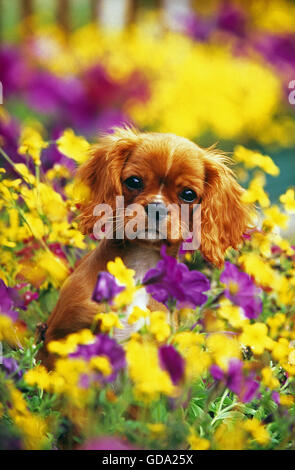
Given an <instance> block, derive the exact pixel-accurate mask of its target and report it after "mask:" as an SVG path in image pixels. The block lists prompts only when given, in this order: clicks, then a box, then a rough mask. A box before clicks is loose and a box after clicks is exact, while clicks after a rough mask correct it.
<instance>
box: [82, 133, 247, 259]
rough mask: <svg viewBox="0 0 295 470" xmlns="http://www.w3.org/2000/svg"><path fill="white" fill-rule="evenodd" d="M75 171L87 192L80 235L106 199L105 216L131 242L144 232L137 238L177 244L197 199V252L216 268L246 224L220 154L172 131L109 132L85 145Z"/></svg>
mask: <svg viewBox="0 0 295 470" xmlns="http://www.w3.org/2000/svg"><path fill="white" fill-rule="evenodd" d="M77 176H78V178H79V179H80V180H81V181H82V182H83V183H84V184H86V185H87V186H88V187H89V189H90V196H89V199H88V200H87V201H85V202H84V204H83V205H82V214H81V228H82V230H83V232H84V233H92V232H93V229H94V226H95V223H96V222H97V220H98V212H97V206H98V205H101V204H107V205H108V206H110V207H111V208H112V210H113V213H112V214H111V215H110V214H108V218H109V220H111V221H112V222H115V226H116V224H117V229H118V228H122V225H123V228H124V230H125V236H126V235H127V238H132V237H130V233H131V232H133V233H134V232H136V233H137V238H136V239H135V242H136V240H138V239H140V240H141V242H142V238H143V233H142V231H143V230H144V231H145V235H144V236H145V237H146V240H145V243H154V244H159V239H162V240H161V242H163V239H166V243H167V244H174V243H175V244H179V242H180V241H182V240H184V239H185V238H187V234H188V231H191V230H192V229H193V228H194V224H193V222H194V214H196V205H197V204H201V206H200V207H201V212H199V207H198V217H199V214H201V239H200V242H201V244H200V250H201V252H202V254H203V255H204V257H205V258H206V259H207V260H209V261H211V262H212V263H214V264H216V265H217V266H221V265H222V263H223V260H224V253H225V251H226V249H227V248H228V247H230V246H232V247H234V248H235V247H237V246H238V245H239V243H240V242H241V241H242V236H243V233H244V232H245V230H246V229H247V226H248V225H249V223H250V213H251V208H250V207H249V206H245V205H244V204H243V203H242V201H241V196H242V193H243V189H242V188H241V186H240V185H239V184H238V183H237V182H236V180H235V178H234V175H233V173H232V171H231V170H230V169H229V168H228V167H227V166H226V158H225V157H224V156H221V155H219V154H218V153H216V152H215V151H213V150H203V149H201V148H200V147H198V146H197V145H196V144H194V143H192V142H190V141H189V140H187V139H185V138H182V137H178V136H176V135H173V134H160V133H140V132H137V131H135V130H133V129H130V128H128V129H116V130H115V132H114V134H111V135H107V136H105V137H103V138H102V139H101V140H100V142H99V144H97V145H95V146H94V147H93V149H92V155H91V157H90V158H89V160H88V161H87V162H86V163H85V164H84V165H82V166H81V167H80V168H79V170H78V174H77ZM116 196H124V200H123V199H122V200H123V201H124V202H123V206H124V207H122V206H121V208H120V209H118V204H117V201H118V199H117V201H116ZM120 204H121V203H120ZM116 205H117V209H116ZM123 209H124V212H125V217H124V218H123V219H122V217H121V216H122V213H121V211H123ZM118 224H119V225H120V224H121V226H120V227H118ZM197 226H198V230H199V229H200V226H199V224H197ZM115 230H116V229H115ZM128 234H129V236H128Z"/></svg>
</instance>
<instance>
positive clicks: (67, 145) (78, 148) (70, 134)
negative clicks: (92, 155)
mask: <svg viewBox="0 0 295 470" xmlns="http://www.w3.org/2000/svg"><path fill="white" fill-rule="evenodd" d="M56 143H57V148H58V150H59V151H60V152H61V153H62V154H64V155H65V156H66V157H68V158H72V159H73V160H75V161H76V162H77V163H78V164H81V163H84V162H85V161H86V160H87V159H88V157H89V149H90V144H89V143H88V142H87V140H86V139H84V137H81V136H77V135H75V133H74V131H73V130H72V129H66V130H65V131H64V132H63V134H62V136H61V137H59V138H58V139H57V141H56Z"/></svg>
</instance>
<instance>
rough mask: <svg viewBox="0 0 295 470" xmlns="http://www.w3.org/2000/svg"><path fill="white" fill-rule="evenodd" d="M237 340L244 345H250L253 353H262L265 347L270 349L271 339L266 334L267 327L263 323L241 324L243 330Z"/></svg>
mask: <svg viewBox="0 0 295 470" xmlns="http://www.w3.org/2000/svg"><path fill="white" fill-rule="evenodd" d="M239 341H240V343H241V344H243V345H245V346H250V348H251V349H252V351H253V353H254V354H259V355H260V354H262V353H263V351H264V350H265V349H271V348H272V345H273V341H272V340H271V338H269V336H268V329H267V326H266V325H265V324H264V323H259V322H258V323H254V324H253V325H245V326H243V332H242V334H241V335H240V336H239Z"/></svg>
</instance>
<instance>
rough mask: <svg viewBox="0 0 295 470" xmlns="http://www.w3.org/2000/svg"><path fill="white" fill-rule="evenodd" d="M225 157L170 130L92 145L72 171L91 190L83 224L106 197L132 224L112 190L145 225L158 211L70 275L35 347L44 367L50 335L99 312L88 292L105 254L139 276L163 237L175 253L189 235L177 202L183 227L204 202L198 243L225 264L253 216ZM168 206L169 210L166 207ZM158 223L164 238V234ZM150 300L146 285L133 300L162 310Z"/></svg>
mask: <svg viewBox="0 0 295 470" xmlns="http://www.w3.org/2000/svg"><path fill="white" fill-rule="evenodd" d="M226 163H227V159H226V158H225V157H224V156H221V155H219V154H218V153H217V152H216V151H214V150H210V149H209V150H204V149H201V148H200V147H199V146H198V145H196V144H194V143H192V142H190V141H189V140H187V139H185V138H182V137H178V136H176V135H173V134H161V133H140V132H137V131H136V130H134V129H131V128H122V129H116V130H115V132H114V134H111V135H107V136H105V137H103V138H102V139H101V140H100V142H99V143H98V144H97V145H95V146H94V147H93V149H92V154H91V156H90V158H89V160H88V161H87V162H86V163H84V164H83V165H82V166H81V167H80V168H79V170H78V172H77V178H78V179H79V180H81V182H82V183H83V184H85V185H87V187H88V188H89V197H88V199H87V200H86V201H85V202H84V203H83V204H82V207H81V217H80V226H81V229H82V231H83V232H84V233H85V234H86V233H87V234H91V233H93V229H94V226H95V224H96V223H97V222H98V220H100V219H99V217H98V216H97V215H95V214H96V208H97V207H98V205H100V204H107V205H108V206H109V207H111V208H112V209H113V210H114V211H115V212H114V214H115V215H114V217H113V218H112V221H113V222H115V231H116V230H118V229H119V228H122V226H123V228H125V229H126V228H127V225H128V224H129V225H130V220H131V217H130V214H129V215H128V213H127V211H126V217H125V218H124V220H123V222H122V218H121V217H120V215H121V214H120V213H118V210H117V212H116V210H115V197H116V196H123V197H124V207H123V209H128V208H130V205H131V204H135V203H136V204H137V205H139V206H140V207H141V208H142V209H143V210H142V212H141V214H140V216H139V219H138V220H139V221H141V222H143V226H144V228H145V229H146V228H147V227H148V223H149V216H150V212H151V209H153V211H152V212H153V213H154V212H156V222H154V225H152V228H151V234H150V237H149V238H147V239H143V238H142V237H141V236H138V237H137V238H135V239H130V237H129V238H128V237H124V238H123V239H116V238H115V239H111V238H107V237H106V238H104V239H103V240H101V241H100V242H99V243H98V246H97V248H96V249H95V250H94V251H92V252H91V253H89V254H87V255H86V256H85V257H84V258H83V259H82V261H81V262H80V264H79V265H78V266H77V268H76V269H75V271H74V272H73V274H71V276H70V277H69V278H68V279H67V281H66V282H65V284H64V286H63V288H62V290H61V293H60V297H59V300H58V302H57V305H56V307H55V309H54V311H53V312H52V314H51V316H50V317H49V319H48V323H47V331H46V332H45V333H44V344H43V347H42V349H41V350H40V351H39V356H38V359H41V361H42V363H43V364H44V365H45V366H46V367H47V368H49V369H50V368H52V367H53V361H54V359H53V357H52V356H51V355H50V354H49V353H48V351H47V344H48V343H49V342H50V341H52V340H58V339H61V338H64V337H65V336H66V335H68V334H69V333H73V332H75V331H78V330H80V329H82V328H89V327H90V325H91V324H92V322H93V317H94V315H95V314H96V313H97V312H98V305H97V303H95V302H93V301H92V300H91V296H92V292H93V289H94V287H95V283H96V280H97V275H98V273H99V272H100V271H104V270H106V266H107V263H108V261H110V260H114V259H115V258H116V257H117V256H118V257H121V258H122V260H123V262H124V263H125V265H126V266H127V267H128V268H132V269H134V271H135V273H136V274H135V275H136V277H137V278H138V279H142V277H143V276H144V274H145V273H146V271H147V270H148V269H150V268H152V267H154V266H155V265H156V263H157V262H158V260H159V259H160V246H161V244H162V243H165V244H166V246H167V252H168V253H169V254H171V255H173V256H177V253H178V249H179V246H180V244H181V242H182V241H183V240H184V238H185V237H186V236H187V231H185V230H184V231H183V230H181V229H182V228H183V226H182V225H183V224H182V221H181V220H179V217H177V216H176V213H177V211H176V208H177V207H180V206H181V205H185V206H186V207H187V213H188V217H189V221H188V222H186V223H185V225H186V227H185V228H186V230H190V229H192V221H193V216H194V208H195V205H196V204H200V203H201V240H200V248H199V249H200V251H201V253H202V255H203V257H204V258H205V259H206V260H208V261H209V262H211V263H213V264H214V265H216V266H218V267H221V266H222V264H223V261H224V253H225V251H226V249H227V248H228V247H230V246H232V247H234V248H237V247H238V246H239V244H240V243H241V242H242V239H243V233H244V232H245V231H246V229H247V227H248V226H249V224H250V220H251V207H249V206H246V205H244V204H243V203H242V201H241V196H242V193H243V189H242V188H241V186H240V185H239V184H238V183H237V181H236V180H235V178H234V175H233V172H232V171H231V170H230V169H229V168H228V167H227V165H226ZM168 206H172V207H173V208H174V211H173V210H171V211H168V210H167V207H168ZM131 207H134V206H131ZM137 207H138V206H137ZM131 212H132V211H131ZM119 219H120V223H118V220H119ZM163 222H165V227H166V233H165V237H161V227H162V225H163ZM116 224H117V225H116ZM118 224H119V225H120V224H121V226H120V227H118ZM122 224H123V225H122ZM161 238H165V239H164V240H163V239H161ZM155 304H156V303H155V302H154V301H153V300H152V299H149V298H148V296H147V294H146V293H145V291H144V292H142V295H141V298H140V299H138V305H139V306H141V307H144V306H147V307H149V308H150V309H151V310H155V309H157V310H158V309H159V308H161V309H165V307H164V306H159V305H155Z"/></svg>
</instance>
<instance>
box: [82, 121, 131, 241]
mask: <svg viewBox="0 0 295 470" xmlns="http://www.w3.org/2000/svg"><path fill="white" fill-rule="evenodd" d="M138 138H139V135H138V133H137V132H136V131H135V130H134V129H131V128H117V129H115V132H114V134H109V135H106V136H104V137H102V138H101V139H100V141H99V143H98V144H96V145H94V146H93V147H92V149H91V154H90V158H89V160H88V161H86V162H85V163H84V164H83V165H82V166H81V167H80V168H79V169H78V171H77V175H76V178H77V181H78V182H80V183H82V184H83V185H86V186H87V188H88V190H89V195H88V196H87V198H86V200H84V201H83V202H82V204H81V216H80V228H81V230H82V232H83V233H85V234H86V233H88V234H90V233H92V231H93V227H94V224H95V222H96V220H97V218H96V217H95V216H94V215H93V211H94V208H95V206H96V205H97V204H109V205H110V206H111V207H114V203H115V197H116V196H119V195H121V194H122V187H121V180H120V179H121V173H122V169H123V167H124V164H125V162H126V160H127V158H128V156H129V155H130V153H131V152H132V150H133V149H134V148H135V146H136V144H137V141H138Z"/></svg>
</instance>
